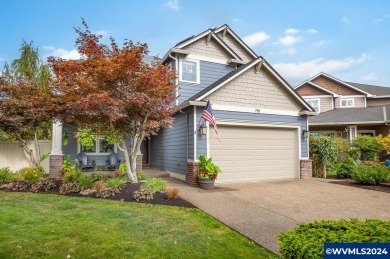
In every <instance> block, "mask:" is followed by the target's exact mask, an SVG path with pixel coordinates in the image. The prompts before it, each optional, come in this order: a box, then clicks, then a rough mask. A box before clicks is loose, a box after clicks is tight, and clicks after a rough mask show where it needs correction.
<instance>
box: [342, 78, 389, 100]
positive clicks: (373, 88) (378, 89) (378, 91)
mask: <svg viewBox="0 0 390 259" xmlns="http://www.w3.org/2000/svg"><path fill="white" fill-rule="evenodd" d="M348 84H350V85H352V86H354V87H356V88H359V89H361V90H363V91H366V92H368V93H370V94H372V95H375V96H374V98H375V97H381V96H386V97H390V87H385V86H377V85H367V84H359V83H351V82H348Z"/></svg>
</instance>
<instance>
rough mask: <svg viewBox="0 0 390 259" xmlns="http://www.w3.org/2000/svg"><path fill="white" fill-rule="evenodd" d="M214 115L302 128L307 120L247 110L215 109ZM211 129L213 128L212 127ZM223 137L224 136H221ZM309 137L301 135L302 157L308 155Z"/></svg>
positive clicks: (247, 121)
mask: <svg viewBox="0 0 390 259" xmlns="http://www.w3.org/2000/svg"><path fill="white" fill-rule="evenodd" d="M214 117H215V119H216V121H217V123H218V120H224V121H229V120H230V121H232V122H237V121H239V122H245V123H251V122H254V123H270V124H280V125H288V124H290V125H298V126H300V127H301V130H303V129H306V127H307V120H306V117H303V116H300V117H298V116H286V115H272V114H261V113H247V112H231V111H214ZM210 130H211V129H210ZM221 138H222V137H221ZM307 141H308V139H307V138H304V137H303V136H301V157H307V156H308V150H307Z"/></svg>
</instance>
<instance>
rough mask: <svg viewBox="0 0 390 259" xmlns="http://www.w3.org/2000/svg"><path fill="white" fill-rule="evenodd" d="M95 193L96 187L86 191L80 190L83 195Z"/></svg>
mask: <svg viewBox="0 0 390 259" xmlns="http://www.w3.org/2000/svg"><path fill="white" fill-rule="evenodd" d="M94 193H96V190H95V189H85V190H84V191H81V192H80V194H81V195H91V194H94Z"/></svg>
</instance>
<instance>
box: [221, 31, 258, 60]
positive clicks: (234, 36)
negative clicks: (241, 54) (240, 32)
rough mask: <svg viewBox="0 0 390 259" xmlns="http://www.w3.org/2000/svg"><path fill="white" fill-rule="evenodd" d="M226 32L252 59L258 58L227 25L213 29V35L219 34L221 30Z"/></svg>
mask: <svg viewBox="0 0 390 259" xmlns="http://www.w3.org/2000/svg"><path fill="white" fill-rule="evenodd" d="M225 29H226V30H227V32H229V33H230V35H232V36H233V38H234V39H235V40H237V41H238V43H239V44H241V46H242V47H244V49H246V50H247V51H248V52H249V53H250V54H251V55H252V56H253V57H254V58H258V57H259V56H258V55H257V54H256V52H254V51H253V50H252V49H251V48H250V47H249V46H248V45H247V44H246V43H245V42H244V41H243V40H242V39H241V38H240V37H238V36H237V34H236V33H235V32H234V31H233V30H232V29H231V28H230V27H229V26H228V25H227V24H224V25H222V26H220V27H218V28H215V29H214V32H215V33H218V32H221V31H223V30H225Z"/></svg>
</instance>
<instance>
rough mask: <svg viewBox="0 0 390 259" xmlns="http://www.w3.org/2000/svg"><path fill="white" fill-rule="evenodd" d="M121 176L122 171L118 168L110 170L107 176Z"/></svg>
mask: <svg viewBox="0 0 390 259" xmlns="http://www.w3.org/2000/svg"><path fill="white" fill-rule="evenodd" d="M121 176H123V174H122V172H121V171H119V170H115V171H112V172H111V173H110V174H109V176H108V177H109V178H117V177H121Z"/></svg>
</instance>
